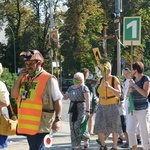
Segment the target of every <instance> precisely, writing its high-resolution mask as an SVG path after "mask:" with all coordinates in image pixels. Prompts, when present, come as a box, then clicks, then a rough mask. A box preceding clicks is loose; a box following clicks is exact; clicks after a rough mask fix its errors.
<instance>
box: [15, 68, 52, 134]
mask: <svg viewBox="0 0 150 150" xmlns="http://www.w3.org/2000/svg"><path fill="white" fill-rule="evenodd" d="M50 77H51V75H50V74H49V73H47V72H46V71H43V72H42V73H41V74H40V75H39V76H37V77H36V78H35V79H34V80H33V81H32V83H31V86H30V89H29V93H28V94H27V98H26V99H22V100H21V94H22V92H23V91H24V89H25V84H26V83H27V82H29V81H28V77H27V76H26V77H24V79H23V80H22V84H21V88H20V93H19V95H18V128H17V132H18V133H19V134H29V135H34V134H36V133H38V131H39V127H40V121H41V115H42V95H43V91H44V89H45V86H46V83H47V81H48V79H49V78H50Z"/></svg>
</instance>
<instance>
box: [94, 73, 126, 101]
mask: <svg viewBox="0 0 150 150" xmlns="http://www.w3.org/2000/svg"><path fill="white" fill-rule="evenodd" d="M103 78H104V77H102V78H100V81H99V84H98V85H97V88H96V94H97V96H98V97H99V93H98V92H97V89H98V87H99V86H100V85H101V82H102V79H103ZM114 81H115V76H112V81H111V83H112V85H111V86H112V87H113V88H114V87H115V83H114ZM124 82H125V81H124ZM120 85H121V96H120V98H119V99H120V101H123V85H122V82H121V81H120Z"/></svg>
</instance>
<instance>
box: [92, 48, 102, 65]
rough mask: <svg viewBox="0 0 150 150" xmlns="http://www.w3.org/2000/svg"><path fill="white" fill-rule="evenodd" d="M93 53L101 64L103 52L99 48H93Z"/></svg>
mask: <svg viewBox="0 0 150 150" xmlns="http://www.w3.org/2000/svg"><path fill="white" fill-rule="evenodd" d="M93 53H94V56H95V59H96V62H97V65H100V59H101V54H100V51H99V48H93Z"/></svg>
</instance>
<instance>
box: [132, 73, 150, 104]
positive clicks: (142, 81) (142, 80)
mask: <svg viewBox="0 0 150 150" xmlns="http://www.w3.org/2000/svg"><path fill="white" fill-rule="evenodd" d="M145 78H146V76H145V75H143V76H142V79H141V83H142V89H143V85H144V80H145ZM133 80H134V81H135V77H133ZM147 98H148V102H149V103H150V93H149V95H148V97H147Z"/></svg>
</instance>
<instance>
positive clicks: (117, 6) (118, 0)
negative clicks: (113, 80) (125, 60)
mask: <svg viewBox="0 0 150 150" xmlns="http://www.w3.org/2000/svg"><path fill="white" fill-rule="evenodd" d="M121 4H122V3H121V0H115V13H116V14H117V15H116V16H117V17H118V18H119V17H120V12H121V8H122V6H121ZM119 40H120V22H119V23H118V40H117V76H120V75H121V50H120V48H121V46H120V41H119Z"/></svg>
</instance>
